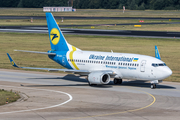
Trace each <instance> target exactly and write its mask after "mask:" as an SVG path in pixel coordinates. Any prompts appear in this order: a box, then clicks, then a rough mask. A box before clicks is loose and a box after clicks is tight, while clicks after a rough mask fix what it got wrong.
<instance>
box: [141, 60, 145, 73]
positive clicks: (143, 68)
mask: <svg viewBox="0 0 180 120" xmlns="http://www.w3.org/2000/svg"><path fill="white" fill-rule="evenodd" d="M145 65H146V60H142V61H141V68H140V70H141V72H145Z"/></svg>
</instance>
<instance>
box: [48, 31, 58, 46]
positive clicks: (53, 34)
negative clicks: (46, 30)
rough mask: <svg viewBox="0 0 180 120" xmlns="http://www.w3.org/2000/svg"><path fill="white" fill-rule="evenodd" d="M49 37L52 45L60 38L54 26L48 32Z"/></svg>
mask: <svg viewBox="0 0 180 120" xmlns="http://www.w3.org/2000/svg"><path fill="white" fill-rule="evenodd" d="M50 38H51V42H52V44H53V45H56V44H58V42H59V40H60V33H59V30H58V29H56V28H53V29H52V30H51V32H50Z"/></svg>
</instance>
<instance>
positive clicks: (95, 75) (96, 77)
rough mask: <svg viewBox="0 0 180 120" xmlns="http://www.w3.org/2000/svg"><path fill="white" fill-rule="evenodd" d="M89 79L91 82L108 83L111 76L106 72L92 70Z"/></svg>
mask: <svg viewBox="0 0 180 120" xmlns="http://www.w3.org/2000/svg"><path fill="white" fill-rule="evenodd" d="M88 81H89V83H90V84H99V85H101V84H108V83H109V82H110V76H109V74H107V73H104V72H92V73H90V74H89V75H88Z"/></svg>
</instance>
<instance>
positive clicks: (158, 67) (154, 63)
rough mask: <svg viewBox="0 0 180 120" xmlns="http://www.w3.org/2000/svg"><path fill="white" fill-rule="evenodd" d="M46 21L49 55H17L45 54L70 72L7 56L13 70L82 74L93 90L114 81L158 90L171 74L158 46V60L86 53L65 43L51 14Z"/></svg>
mask: <svg viewBox="0 0 180 120" xmlns="http://www.w3.org/2000/svg"><path fill="white" fill-rule="evenodd" d="M46 20H47V25H48V31H49V40H50V45H51V50H49V51H48V52H38V51H26V50H15V51H20V52H30V53H38V54H46V55H48V57H49V58H50V59H52V60H53V61H55V62H57V63H58V64H60V65H61V66H63V67H65V68H67V69H54V68H35V67H19V66H17V65H16V64H15V62H14V61H13V59H12V58H11V57H10V55H9V54H8V53H7V55H8V57H9V60H10V62H11V63H12V65H13V66H14V67H17V68H24V69H38V70H48V71H64V72H70V73H74V74H79V75H81V76H87V81H88V83H89V85H90V86H93V85H105V84H108V83H109V82H110V81H111V78H113V79H114V80H113V81H114V84H121V83H122V79H132V80H142V81H150V82H151V89H154V88H156V84H158V83H160V82H162V80H163V79H165V78H167V77H169V76H170V75H171V74H172V71H171V69H170V68H169V67H168V66H167V65H166V64H165V63H164V62H163V61H161V57H160V54H159V50H158V48H157V46H155V57H151V56H147V55H140V54H130V53H114V52H113V51H111V52H98V51H83V50H81V49H79V48H77V47H75V46H73V45H70V44H69V43H68V42H67V41H66V39H65V37H64V36H63V34H62V32H61V30H60V28H59V26H58V25H57V22H56V21H55V19H54V17H53V15H52V13H46Z"/></svg>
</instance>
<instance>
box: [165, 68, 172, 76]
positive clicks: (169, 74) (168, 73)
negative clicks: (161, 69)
mask: <svg viewBox="0 0 180 120" xmlns="http://www.w3.org/2000/svg"><path fill="white" fill-rule="evenodd" d="M165 73H166V76H167V77H169V76H171V75H172V70H171V69H170V68H169V67H168V68H166V70H165Z"/></svg>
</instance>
